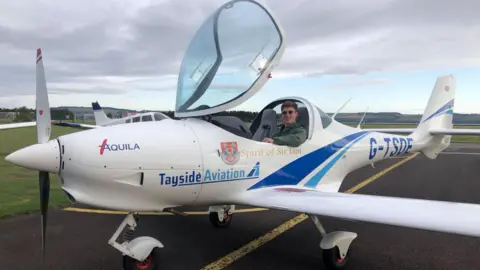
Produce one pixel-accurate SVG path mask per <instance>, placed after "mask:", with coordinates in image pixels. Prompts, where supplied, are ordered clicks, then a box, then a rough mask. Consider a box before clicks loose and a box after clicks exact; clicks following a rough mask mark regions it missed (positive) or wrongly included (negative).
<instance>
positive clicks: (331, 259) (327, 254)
mask: <svg viewBox="0 0 480 270" xmlns="http://www.w3.org/2000/svg"><path fill="white" fill-rule="evenodd" d="M348 254H349V253H347V256H345V258H343V259H342V257H340V250H339V249H338V247H334V248H331V249H324V250H323V263H324V264H325V266H327V269H341V268H343V267H345V265H347V261H348Z"/></svg>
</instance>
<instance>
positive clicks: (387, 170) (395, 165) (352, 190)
mask: <svg viewBox="0 0 480 270" xmlns="http://www.w3.org/2000/svg"><path fill="white" fill-rule="evenodd" d="M418 154H419V153H418V152H417V153H415V154H413V155H411V156H409V157H407V158H405V159H402V160H401V161H399V162H397V163H395V164H393V165H392V166H390V167H388V168H386V169H385V170H383V171H381V172H379V173H377V174H375V175H373V176H372V177H370V178H367V179H365V180H363V181H362V182H360V183H359V184H358V185H356V186H354V187H352V188H350V189H349V190H347V191H345V193H354V192H355V191H357V190H359V189H361V188H362V187H364V186H366V185H368V184H370V183H371V182H373V181H375V180H377V179H378V178H380V177H381V176H383V175H385V174H387V173H388V172H389V171H391V170H393V169H395V168H397V167H398V166H400V165H402V164H403V163H405V162H407V161H409V160H411V159H413V158H415V157H416V156H418Z"/></svg>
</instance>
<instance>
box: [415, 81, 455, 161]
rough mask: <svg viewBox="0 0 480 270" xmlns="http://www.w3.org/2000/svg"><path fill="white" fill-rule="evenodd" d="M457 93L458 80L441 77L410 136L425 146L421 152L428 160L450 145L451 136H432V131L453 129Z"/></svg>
mask: <svg viewBox="0 0 480 270" xmlns="http://www.w3.org/2000/svg"><path fill="white" fill-rule="evenodd" d="M455 91H456V78H455V77H454V76H453V75H451V74H449V75H442V76H439V77H438V78H437V80H436V82H435V86H434V88H433V91H432V94H431V95H430V99H429V100H428V103H427V106H426V108H425V111H424V113H423V115H422V118H421V120H420V123H419V124H418V126H417V129H416V130H415V132H413V133H412V134H411V135H410V137H412V138H413V139H414V140H415V141H416V142H417V143H420V144H425V147H424V148H423V149H422V150H421V152H422V153H423V154H424V155H425V156H427V157H428V158H431V159H435V158H436V157H437V155H438V153H440V152H441V151H443V150H444V149H445V148H447V147H448V146H449V145H450V139H451V135H431V134H430V129H433V128H447V129H451V128H453V108H454V103H455Z"/></svg>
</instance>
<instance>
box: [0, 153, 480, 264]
mask: <svg viewBox="0 0 480 270" xmlns="http://www.w3.org/2000/svg"><path fill="white" fill-rule="evenodd" d="M464 153H467V154H464ZM400 161H402V159H399V158H395V159H391V160H388V161H384V162H382V163H379V164H376V165H375V168H372V167H371V166H368V167H365V168H362V169H360V170H359V171H357V172H355V173H352V174H351V175H349V176H347V178H346V180H345V181H344V183H343V185H342V188H341V190H342V191H345V190H347V189H350V188H352V187H354V186H357V187H358V184H359V183H362V181H365V180H366V179H369V178H370V182H369V183H368V184H367V185H365V186H363V187H361V188H359V189H358V190H356V191H355V193H362V194H375V195H386V196H396V197H409V198H421V199H432V200H445V201H458V202H469V203H479V204H480V196H479V195H478V194H479V193H480V177H478V176H479V175H480V166H479V165H480V147H479V146H475V147H471V146H469V145H466V144H455V145H452V146H451V147H450V148H449V149H447V151H446V153H445V154H442V155H440V156H439V157H438V159H437V160H428V159H427V158H425V157H422V156H417V157H415V158H413V159H411V160H409V161H407V162H405V163H404V164H402V165H400V166H398V167H396V168H394V169H391V170H390V171H388V172H387V173H386V174H385V175H382V176H380V177H378V178H372V176H373V175H376V174H378V173H379V172H382V171H384V170H385V169H386V168H389V167H390V166H392V165H394V164H395V163H397V162H400ZM377 176H378V175H377ZM363 183H365V182H363ZM366 207H368V206H366ZM189 210H199V211H205V210H206V209H204V208H201V209H198V208H197V209H189ZM392 211H395V209H392ZM49 213H50V214H49V224H48V233H47V234H48V237H47V253H46V261H45V265H42V263H41V262H42V259H41V238H40V235H41V234H40V217H39V215H38V214H32V215H23V216H18V217H13V218H8V219H5V220H1V221H0V230H1V231H2V234H1V235H0V269H22V270H24V269H55V270H56V269H85V270H92V269H103V270H109V269H115V270H117V269H122V264H121V254H120V252H118V251H117V250H116V249H114V248H113V247H111V246H109V245H108V243H107V241H108V239H109V238H110V237H111V236H112V234H113V233H114V231H115V230H116V229H117V227H118V226H119V225H120V223H121V221H122V220H123V218H124V217H125V216H124V215H123V214H97V213H81V212H69V211H64V210H55V211H50V212H49ZM296 216H298V214H296V213H289V212H284V211H272V210H269V211H258V212H251V213H238V214H236V215H234V217H233V222H232V224H231V227H230V228H228V229H215V228H214V227H213V226H211V225H210V223H209V221H208V216H206V215H192V216H187V217H183V216H174V215H145V216H140V221H139V229H138V232H137V236H141V235H149V236H152V237H155V238H157V239H159V240H160V241H161V242H162V243H163V244H164V245H165V248H164V250H163V251H162V258H163V261H162V266H163V268H162V269H175V270H177V269H202V268H203V269H242V270H244V269H325V267H324V265H323V262H322V257H321V250H320V248H319V242H320V239H321V237H320V234H319V233H318V231H317V230H316V228H315V226H314V224H313V223H312V222H311V221H310V220H309V219H306V220H304V221H303V222H300V223H298V224H296V225H295V224H293V222H291V221H290V222H288V221H289V220H291V219H292V218H294V217H296ZM320 221H321V222H322V223H323V225H324V226H325V228H326V230H327V231H331V230H348V231H353V232H356V233H358V238H357V239H356V240H355V241H354V242H353V243H352V248H351V251H350V252H351V253H350V258H349V265H348V266H347V267H346V268H345V269H355V270H359V269H369V270H370V269H388V270H393V269H422V270H424V269H449V270H452V269H462V270H464V269H478V265H479V262H478V261H477V258H476V256H478V254H479V252H480V239H476V238H473V237H466V236H458V235H453V234H445V233H437V232H428V231H423V230H416V229H408V228H400V227H394V226H389V225H379V224H373V223H361V222H352V221H342V220H336V219H332V218H326V217H324V218H321V219H320ZM285 222H287V225H284V227H283V230H284V231H283V233H277V234H276V233H275V232H274V233H270V234H267V233H269V232H270V231H271V230H273V229H275V228H277V227H278V226H280V225H281V224H284V223H285ZM265 235H267V236H268V237H265ZM259 237H260V240H258V238H259ZM262 237H263V238H262ZM256 239H257V240H256ZM254 240H256V241H254ZM252 241H253V242H252ZM249 243H250V244H249ZM238 250H240V251H238ZM245 250H247V251H250V252H244V251H245ZM234 251H237V252H236V253H235V254H233V255H229V254H231V253H232V252H234ZM220 259H223V260H222V261H223V262H224V263H225V264H223V266H225V267H224V268H222V264H221V263H219V260H220ZM234 259H235V260H234ZM208 265H209V267H208V268H204V267H206V266H208Z"/></svg>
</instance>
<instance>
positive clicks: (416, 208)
mask: <svg viewBox="0 0 480 270" xmlns="http://www.w3.org/2000/svg"><path fill="white" fill-rule="evenodd" d="M233 202H234V203H236V204H243V205H252V206H255V207H264V208H270V209H279V210H287V211H293V212H299V213H306V214H311V215H320V216H330V217H334V218H340V219H347V220H356V221H365V222H374V223H381V224H388V225H395V226H402V227H410V228H417V229H423V230H431V231H439V232H447V233H455V234H461V235H469V236H480V205H476V204H468V203H457V202H442V201H433V200H419V199H408V198H395V197H385V196H376V195H362V194H347V193H330V192H328V193H327V192H321V191H318V190H312V189H300V188H298V187H295V186H289V187H287V186H283V187H273V188H270V187H267V188H261V189H256V190H250V191H246V192H241V193H239V194H238V195H237V197H236V198H234V199H233Z"/></svg>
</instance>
